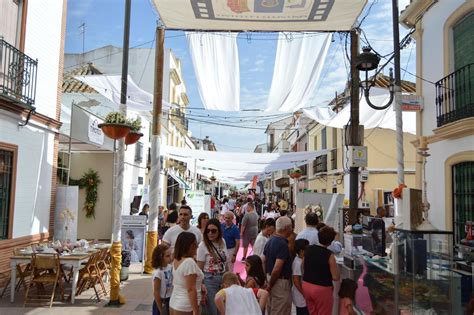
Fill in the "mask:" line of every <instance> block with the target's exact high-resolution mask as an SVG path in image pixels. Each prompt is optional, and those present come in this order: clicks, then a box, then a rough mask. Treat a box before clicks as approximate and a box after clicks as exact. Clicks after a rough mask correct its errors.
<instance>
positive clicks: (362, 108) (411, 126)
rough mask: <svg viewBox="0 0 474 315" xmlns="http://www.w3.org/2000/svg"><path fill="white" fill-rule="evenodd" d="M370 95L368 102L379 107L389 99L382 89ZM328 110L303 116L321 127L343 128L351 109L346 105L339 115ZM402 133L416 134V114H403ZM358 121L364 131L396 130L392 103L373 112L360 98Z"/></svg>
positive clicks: (312, 111)
mask: <svg viewBox="0 0 474 315" xmlns="http://www.w3.org/2000/svg"><path fill="white" fill-rule="evenodd" d="M370 91H371V93H372V94H373V96H371V97H370V101H371V102H372V103H373V104H375V105H377V106H380V105H382V104H386V103H387V101H388V99H389V98H390V95H389V91H388V90H387V89H382V88H372V89H371V90H370ZM329 111H330V109H328V108H327V107H326V108H316V109H312V110H309V109H303V112H304V114H305V115H306V116H307V117H309V118H311V119H313V120H315V121H317V122H318V123H320V124H321V125H325V126H329V127H333V128H344V126H345V125H347V122H348V121H349V119H350V116H351V107H350V106H349V105H346V106H345V107H344V109H342V110H341V111H340V112H339V113H337V114H335V113H333V114H330V113H328V112H329ZM402 115H403V131H404V132H408V133H411V134H416V113H415V112H403V113H402ZM359 120H360V124H361V125H364V128H365V129H372V128H385V129H392V130H396V123H395V111H394V110H393V103H392V105H390V106H389V107H388V108H387V109H384V110H375V109H373V108H371V107H370V106H369V104H367V101H366V100H365V98H364V97H362V95H361V98H360V105H359Z"/></svg>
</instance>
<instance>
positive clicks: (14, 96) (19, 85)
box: [0, 37, 38, 109]
mask: <svg viewBox="0 0 474 315" xmlns="http://www.w3.org/2000/svg"><path fill="white" fill-rule="evenodd" d="M37 68H38V61H36V60H33V59H32V58H30V57H28V56H27V55H25V54H24V53H22V52H21V51H20V50H18V49H17V48H15V47H14V46H12V45H10V44H9V43H7V42H6V41H5V40H3V38H2V37H0V98H3V99H6V100H8V101H10V102H13V103H15V104H17V105H19V106H21V107H24V108H28V109H32V108H33V105H34V104H35V96H36V75H37Z"/></svg>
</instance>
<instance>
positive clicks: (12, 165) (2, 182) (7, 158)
mask: <svg viewBox="0 0 474 315" xmlns="http://www.w3.org/2000/svg"><path fill="white" fill-rule="evenodd" d="M16 155H17V147H16V146H13V145H7V144H2V143H0V240H5V239H9V238H11V237H12V226H13V202H14V197H15V177H16Z"/></svg>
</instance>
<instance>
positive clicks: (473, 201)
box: [452, 161, 474, 244]
mask: <svg viewBox="0 0 474 315" xmlns="http://www.w3.org/2000/svg"><path fill="white" fill-rule="evenodd" d="M452 174H453V175H452V176H453V178H452V181H453V218H454V220H453V231H454V241H455V244H461V243H466V236H467V232H466V223H467V222H473V221H474V162H472V161H470V162H462V163H458V164H455V165H453V173H452Z"/></svg>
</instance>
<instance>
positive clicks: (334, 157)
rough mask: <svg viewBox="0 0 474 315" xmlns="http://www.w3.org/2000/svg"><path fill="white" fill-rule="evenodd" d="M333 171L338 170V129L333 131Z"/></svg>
mask: <svg viewBox="0 0 474 315" xmlns="http://www.w3.org/2000/svg"><path fill="white" fill-rule="evenodd" d="M332 148H333V150H332V151H331V169H332V170H335V169H337V129H336V128H333V129H332Z"/></svg>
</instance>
